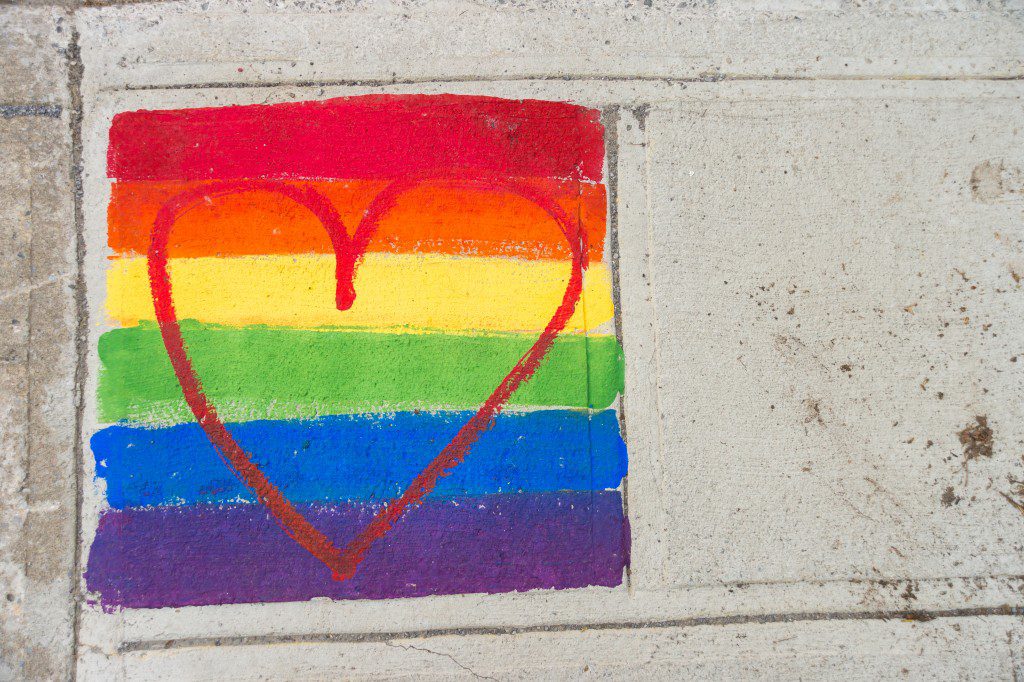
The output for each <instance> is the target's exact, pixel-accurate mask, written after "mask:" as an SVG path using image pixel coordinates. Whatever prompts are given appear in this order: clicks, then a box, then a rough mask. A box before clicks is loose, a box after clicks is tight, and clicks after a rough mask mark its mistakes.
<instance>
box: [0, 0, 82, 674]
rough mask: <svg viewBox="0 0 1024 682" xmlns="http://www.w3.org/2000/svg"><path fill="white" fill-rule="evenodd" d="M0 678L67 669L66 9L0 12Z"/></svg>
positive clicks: (72, 356)
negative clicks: (0, 44)
mask: <svg viewBox="0 0 1024 682" xmlns="http://www.w3.org/2000/svg"><path fill="white" fill-rule="evenodd" d="M0 31H2V33H3V36H4V40H3V47H2V48H0V49H2V51H3V56H2V57H0V59H3V62H4V69H3V76H2V78H0V114H2V118H0V224H2V226H3V227H2V231H0V239H2V243H3V246H2V248H0V258H2V267H0V282H2V285H0V286H2V294H0V308H2V310H3V314H2V317H0V320H2V322H0V325H2V326H0V328H2V329H3V333H2V334H0V349H2V350H0V386H2V388H0V444H2V445H0V491H2V492H0V496H2V500H0V585H2V586H3V587H2V593H3V596H2V600H0V678H5V679H6V678H10V679H66V678H67V677H69V676H70V671H71V668H72V665H73V664H72V658H71V655H72V652H73V651H74V644H73V626H72V623H73V605H72V604H73V602H72V591H73V587H74V585H75V584H76V583H75V581H74V580H73V578H72V576H73V574H74V567H73V562H74V546H75V527H76V518H77V510H76V504H75V480H74V462H75V457H74V441H75V405H74V397H73V387H74V373H75V362H76V353H75V344H74V331H75V326H76V311H75V291H74V284H75V273H76V263H75V244H76V229H75V222H74V217H73V210H72V205H73V199H72V197H73V192H72V191H71V187H72V185H71V170H70V169H71V163H70V144H71V130H70V125H69V123H70V121H69V118H68V115H67V111H66V107H64V106H63V105H64V104H65V102H66V101H67V79H66V60H65V49H66V44H67V34H68V33H69V31H68V24H67V17H65V16H64V14H63V13H62V12H56V11H50V10H38V11H35V10H33V11H24V12H20V11H14V10H11V9H7V10H5V11H4V12H3V13H2V15H0Z"/></svg>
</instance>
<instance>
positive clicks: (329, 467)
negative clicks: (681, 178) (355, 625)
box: [85, 95, 629, 610]
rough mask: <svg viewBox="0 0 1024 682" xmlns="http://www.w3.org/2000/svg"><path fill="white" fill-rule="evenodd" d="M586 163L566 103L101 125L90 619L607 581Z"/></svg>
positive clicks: (314, 109)
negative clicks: (101, 258) (102, 196)
mask: <svg viewBox="0 0 1024 682" xmlns="http://www.w3.org/2000/svg"><path fill="white" fill-rule="evenodd" d="M603 168H604V129H603V127H602V125H601V123H600V118H599V112H598V111H596V110H593V109H588V108H585V107H581V106H577V105H573V104H569V103H564V102H550V101H538V100H525V101H514V100H506V99H497V98H491V97H477V96H456V95H437V96H427V95H414V96H405V95H402V96H397V95H373V96H363V97H351V98H343V99H334V100H328V101H318V102H299V103H287V104H275V105H258V106H228V107H218V108H205V109H181V110H165V111H133V112H125V113H121V114H119V115H117V116H115V117H114V119H113V122H112V124H111V128H110V141H109V148H108V157H107V169H108V176H109V178H110V180H111V196H110V203H109V206H108V212H107V243H108V246H109V249H110V251H109V256H110V258H109V263H108V268H107V276H106V292H105V307H106V308H105V309H106V314H107V316H108V324H109V326H110V329H109V330H108V331H106V332H105V333H103V334H102V336H100V338H99V341H98V348H97V352H98V355H99V359H100V371H99V376H98V389H97V397H96V411H97V415H96V416H97V419H98V422H99V423H100V425H101V426H100V427H99V429H98V430H97V431H96V432H95V433H94V434H93V435H92V437H91V440H90V449H91V454H92V456H93V457H94V458H95V471H96V487H97V495H100V496H102V503H101V507H102V508H101V511H100V515H99V525H98V527H97V529H96V534H95V539H94V540H93V542H92V545H91V548H90V550H89V555H88V561H87V566H86V571H85V580H86V586H87V588H88V589H89V591H90V593H91V594H92V595H93V597H94V598H95V599H96V600H97V601H98V603H99V604H100V605H101V606H102V607H103V608H104V609H108V610H112V609H120V608H160V607H180V606H190V605H193V606H194V605H213V604H234V603H262V602H279V601H301V600H308V599H312V598H315V597H329V598H332V599H386V598H398V597H415V596H424V595H441V594H462V593H500V592H511V591H525V590H533V589H565V588H579V587H586V586H605V587H614V586H617V585H619V584H620V583H621V582H622V580H623V573H624V569H625V568H626V566H627V564H628V561H629V526H628V521H627V519H626V517H625V515H624V512H623V499H622V495H621V489H622V482H623V479H624V477H625V475H626V470H627V458H626V446H625V444H624V442H623V440H622V437H621V435H620V427H619V416H618V413H617V410H616V404H617V398H618V396H619V395H620V393H621V392H622V390H623V375H624V370H623V362H624V360H623V353H622V349H621V347H620V345H619V343H618V341H617V339H616V336H615V334H614V331H615V327H614V324H615V323H614V302H613V295H612V283H611V281H612V280H611V274H610V266H609V264H608V258H607V256H606V243H605V241H606V239H605V237H606V216H607V200H608V199H607V194H606V190H605V185H604V184H603V182H602V177H603Z"/></svg>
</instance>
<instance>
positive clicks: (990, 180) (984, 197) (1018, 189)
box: [971, 159, 1024, 204]
mask: <svg viewBox="0 0 1024 682" xmlns="http://www.w3.org/2000/svg"><path fill="white" fill-rule="evenodd" d="M1022 193H1024V171H1022V170H1021V169H1020V168H1015V167H1013V166H1007V165H1006V164H1005V163H1004V162H1003V161H1002V160H1001V159H989V160H987V161H982V162H981V163H979V164H978V165H977V166H975V167H974V170H973V171H971V195H972V196H973V197H974V200H975V201H980V202H982V203H983V204H993V203H996V202H998V201H1000V200H1005V199H1008V198H1012V195H1014V194H1022Z"/></svg>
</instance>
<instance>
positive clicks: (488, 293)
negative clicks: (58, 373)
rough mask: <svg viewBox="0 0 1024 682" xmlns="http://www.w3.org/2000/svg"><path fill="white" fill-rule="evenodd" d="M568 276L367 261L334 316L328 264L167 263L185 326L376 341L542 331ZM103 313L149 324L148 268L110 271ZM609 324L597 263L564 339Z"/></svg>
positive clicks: (520, 266)
mask: <svg viewBox="0 0 1024 682" xmlns="http://www.w3.org/2000/svg"><path fill="white" fill-rule="evenodd" d="M569 270H570V268H569V264H568V263H567V262H558V261H527V260H514V259H509V258H460V257H454V256H443V255H435V254H409V255H405V254H384V253H368V254H366V257H365V259H364V260H363V262H362V263H361V264H360V265H359V268H358V269H357V271H356V280H355V287H356V302H355V305H354V306H353V307H352V308H351V309H350V310H346V311H344V312H342V311H339V310H338V309H337V308H335V307H334V287H335V279H334V256H333V255H302V256H245V257H240V258H175V259H171V261H170V272H171V281H172V283H173V287H174V307H175V310H176V311H177V313H178V318H179V319H182V320H184V319H196V320H199V321H201V322H208V323H212V324H224V325H231V326H245V325H251V324H265V325H272V326H288V327H298V328H307V329H308V328H317V327H348V328H369V329H374V330H381V331H384V330H387V331H395V330H444V331H471V330H479V331H510V332H533V331H539V330H541V329H543V328H544V327H545V326H546V325H547V323H548V321H549V320H550V319H551V316H552V315H553V314H554V312H555V309H556V308H557V307H558V305H559V303H560V302H561V300H562V296H563V295H564V293H565V287H566V284H567V283H568V279H569ZM107 312H108V313H109V315H110V317H111V318H113V320H114V321H116V322H118V323H120V324H121V325H122V326H133V325H135V324H137V323H138V322H139V320H152V319H154V312H153V301H152V296H151V293H150V289H149V276H148V271H147V265H146V259H145V258H141V257H140V258H122V259H118V260H116V261H114V262H113V263H112V264H111V268H110V270H109V271H108V273H107ZM611 318H612V294H611V277H610V275H609V272H608V268H607V266H605V265H604V264H603V263H595V264H593V265H591V266H590V268H589V269H588V270H587V272H586V273H585V279H584V292H583V297H582V299H581V301H580V302H579V303H578V304H577V306H576V312H575V314H574V315H573V317H572V319H571V320H570V322H569V325H568V326H567V327H566V331H589V330H593V329H597V328H598V327H600V326H601V325H602V324H604V323H607V322H608V321H609V320H611Z"/></svg>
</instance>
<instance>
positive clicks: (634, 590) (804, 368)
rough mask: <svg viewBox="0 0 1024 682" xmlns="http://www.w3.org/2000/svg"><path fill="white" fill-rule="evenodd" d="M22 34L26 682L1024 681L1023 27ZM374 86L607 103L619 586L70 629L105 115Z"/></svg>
mask: <svg viewBox="0 0 1024 682" xmlns="http://www.w3.org/2000/svg"><path fill="white" fill-rule="evenodd" d="M648 5H650V6H648ZM0 17H2V18H0V32H2V36H3V40H2V41H0V56H2V59H3V64H4V70H3V76H0V94H2V97H0V105H3V107H4V108H3V112H4V119H3V120H0V146H2V149H3V153H2V155H0V163H2V168H3V170H2V173H0V183H2V186H3V196H2V197H0V211H2V218H0V220H2V225H3V228H4V229H3V234H2V238H3V240H4V244H5V246H4V248H3V250H2V258H3V267H2V268H0V277H2V280H0V281H2V282H3V288H4V291H3V298H2V299H0V304H2V305H3V306H4V309H5V316H4V318H3V319H2V320H0V322H2V323H3V324H2V326H0V328H3V329H4V334H3V335H2V336H0V340H2V344H3V351H2V352H3V356H2V358H0V360H2V361H0V373H2V374H0V380H2V382H3V384H2V385H3V391H2V398H0V400H2V402H0V406H2V414H3V422H2V435H0V442H2V443H3V446H2V447H3V449H2V452H0V462H2V469H0V485H2V486H3V489H4V501H3V504H2V507H0V508H2V510H3V512H2V519H3V522H2V524H3V525H2V526H0V547H2V548H3V549H2V555H0V562H2V563H0V567H2V571H3V573H2V575H3V584H4V589H5V591H6V595H7V596H6V597H5V601H4V602H3V603H0V642H2V644H0V647H2V649H0V651H2V659H0V660H2V663H0V678H4V677H7V678H11V679H67V678H69V677H72V676H77V677H79V678H82V679H219V678H222V677H226V676H233V677H239V678H241V679H310V678H312V679H321V678H329V679H335V678H338V677H342V678H356V679H362V678H392V677H415V678H420V677H425V678H428V679H434V678H436V679H444V678H449V677H450V678H465V677H473V676H477V677H484V678H492V679H517V678H528V677H545V678H548V677H550V678H586V677H590V676H594V677H603V678H615V679H618V678H644V679H647V678H654V679H672V678H677V677H679V676H680V675H682V676H684V677H699V678H720V677H727V678H803V679H807V678H821V677H840V676H843V677H852V678H864V679H868V678H879V677H880V678H911V679H926V678H934V677H942V678H965V679H1017V678H1019V677H1024V629H1022V628H1024V616H1022V613H1024V612H1022V610H1021V609H1022V608H1024V506H1022V505H1024V488H1022V485H1024V484H1022V483H1021V481H1022V480H1024V431H1022V428H1024V427H1022V425H1024V408H1022V404H1024V403H1022V402H1021V400H1020V397H1021V395H1022V393H1024V345H1022V338H1024V323H1022V322H1021V320H1022V319H1024V298H1022V290H1021V278H1022V277H1024V152H1022V149H1024V145H1022V138H1021V136H1022V135H1024V87H1022V85H1021V78H1022V77H1024V7H1021V6H1020V5H1016V4H1014V3H990V4H986V5H979V4H975V3H957V2H938V3H913V4H909V5H907V4H904V5H901V6H900V7H899V8H892V7H890V6H888V5H882V4H875V3H868V6H867V7H854V6H851V5H849V4H846V3H838V2H837V3H831V2H809V1H803V2H795V1H794V2H770V3H769V2H720V3H709V4H705V3H682V4H678V3H673V4H672V5H671V6H669V5H668V4H663V3H659V2H653V3H642V2H641V3H635V4H634V3H614V4H612V3H594V4H591V5H588V6H579V5H577V4H576V3H564V4H563V3H540V2H526V3H497V2H496V3H484V2H480V3H471V2H445V3H418V2H417V3H412V2H410V3H401V2H385V3H373V4H365V5H364V4H342V5H335V4H326V3H324V4H320V3H295V4H288V3H284V4H281V5H276V4H275V5H273V6H271V5H264V4H259V5H248V4H246V5H243V4H236V3H229V2H195V3H176V2H167V3H144V4H131V5H125V6H111V7H100V8H82V9H74V8H69V9H59V10H58V9H32V8H24V7H13V8H11V7H8V8H4V10H3V12H2V14H0ZM72 26H74V27H77V31H78V35H77V36H76V37H75V40H76V41H77V42H78V43H80V45H81V50H82V56H83V59H82V62H83V66H84V78H83V80H82V81H81V83H79V82H78V81H77V78H76V77H75V69H69V63H70V60H69V56H71V57H73V56H74V54H75V49H74V45H72V44H71V43H69V42H68V41H69V40H72V36H71V33H72ZM79 86H81V93H82V96H83V97H82V99H83V103H84V108H85V118H84V120H83V121H82V127H81V129H80V134H81V137H80V139H81V141H82V145H83V148H82V160H83V164H84V173H83V180H84V188H85V193H84V198H83V201H84V213H83V220H82V221H81V222H80V224H78V225H76V224H75V213H74V192H73V174H72V167H73V158H74V156H75V153H74V152H75V144H74V142H73V141H74V140H75V139H79V138H77V137H76V136H77V135H78V134H79V131H78V130H77V129H76V125H75V124H76V119H75V116H74V115H73V111H72V109H73V106H72V105H73V103H74V102H75V101H76V98H77V95H76V93H77V92H79ZM368 92H402V93H419V92H423V93H436V92H451V93H476V94H489V95H499V96H505V97H539V98H549V99H568V100H573V101H577V102H580V103H583V104H586V105H588V106H597V107H601V108H602V109H604V110H605V111H606V112H607V116H606V119H607V120H606V123H608V125H609V127H610V128H611V134H610V137H609V140H610V142H611V144H610V145H609V149H610V156H609V170H610V171H611V172H612V176H613V177H614V192H613V197H614V199H615V203H614V204H613V214H614V217H615V228H616V234H617V243H616V244H615V245H613V249H615V250H617V251H618V254H619V262H618V274H617V278H618V284H619V287H620V297H621V315H622V336H623V344H624V347H625V351H626V356H627V357H626V360H627V390H626V395H625V396H624V400H623V408H624V414H625V416H626V438H627V441H628V443H629V450H630V476H629V488H628V513H629V517H630V521H631V524H632V526H633V553H632V567H631V571H630V574H629V576H628V581H627V584H626V585H625V586H623V587H622V588H620V589H615V590H604V589H588V590H580V591H572V592H565V593H547V592H530V593H524V594H514V595H503V596H486V597H484V596H473V595H470V596H462V597H434V598H426V599H421V600H414V601H402V600H397V601H386V602H375V603H366V602H325V601H315V602H311V603H302V604H277V605H268V606H231V607H203V608H192V609H180V610H174V609H166V610H158V611H147V610H126V611H122V612H118V613H114V614H104V613H101V612H99V611H98V610H96V609H94V608H92V607H90V606H88V605H85V604H82V603H78V608H79V611H80V615H79V618H80V621H81V629H80V635H79V639H78V640H77V641H76V640H75V635H74V634H73V627H72V623H73V622H74V618H73V613H74V609H75V608H76V601H75V600H74V599H73V590H72V582H71V576H72V575H73V574H74V562H75V544H76V541H75V539H74V533H75V527H76V518H78V513H76V492H75V486H74V484H73V482H74V481H73V479H74V476H73V471H74V455H73V451H74V445H75V442H74V427H75V420H76V413H75V411H74V403H73V396H74V376H75V370H76V367H75V360H76V357H77V355H76V350H75V333H74V332H75V329H76V325H77V324H78V320H79V318H78V317H77V315H76V310H75V305H74V304H75V298H74V296H75V292H74V291H73V289H72V286H73V285H74V283H75V272H76V267H77V264H76V262H75V239H76V228H77V230H80V231H81V233H82V234H83V235H84V237H85V238H86V239H87V241H88V242H89V244H90V246H91V248H90V250H89V251H88V253H87V254H86V258H85V260H84V261H83V264H84V265H85V268H86V275H87V278H88V284H89V286H88V294H89V298H88V303H89V307H90V309H91V310H92V311H93V315H92V316H91V318H90V319H92V320H97V319H98V318H97V316H96V314H95V313H96V311H97V309H98V306H99V305H100V303H101V301H102V266H103V256H102V252H101V250H100V249H98V247H97V245H98V244H100V243H102V230H103V229H104V226H105V205H106V201H107V192H108V189H107V183H106V180H105V178H104V158H105V149H106V138H105V134H106V130H107V129H108V127H109V121H110V118H111V117H112V116H113V115H114V114H115V113H117V112H118V111H123V110H128V109H138V108H161V107H169V106H175V107H181V106H205V105H223V104H230V103H256V102H279V101H291V100H301V99H318V98H324V97H329V96H340V95H346V94H362V93H368ZM30 330H31V331H30ZM99 331H100V329H99V328H98V327H97V326H96V325H90V329H89V332H90V333H91V334H93V335H95V334H96V333H98V332H99ZM87 363H88V364H87V365H82V366H80V367H79V369H83V368H86V367H88V368H89V372H88V373H87V375H88V376H87V380H88V381H87V384H86V386H87V387H89V388H88V389H87V390H86V394H85V395H86V397H87V398H88V397H89V396H90V394H92V393H94V391H93V390H92V388H91V387H94V384H93V383H92V382H94V380H95V360H94V358H88V359H87ZM83 409H85V410H86V411H85V413H84V415H83V418H84V419H85V421H86V424H85V427H86V430H88V427H89V424H88V420H89V419H90V417H89V416H88V406H85V407H84V408H83ZM81 464H82V466H83V467H85V468H86V470H87V471H86V476H85V478H86V480H84V481H82V482H81V483H82V485H83V486H84V492H85V495H84V498H85V499H84V503H85V504H84V508H83V509H82V510H81V511H80V514H81V519H82V521H81V523H82V527H83V536H82V537H80V538H78V542H79V543H81V546H82V547H84V548H87V547H88V542H89V537H88V536H89V533H90V532H91V530H90V529H91V528H92V527H94V525H95V520H94V514H95V505H96V498H95V496H94V491H93V490H92V488H91V483H90V482H89V480H88V479H89V473H88V469H87V462H85V461H83V462H81ZM908 615H909V616H912V617H913V618H915V619H916V620H914V621H911V622H904V621H903V620H900V617H902V616H908ZM76 654H77V655H76ZM76 668H77V669H76Z"/></svg>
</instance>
